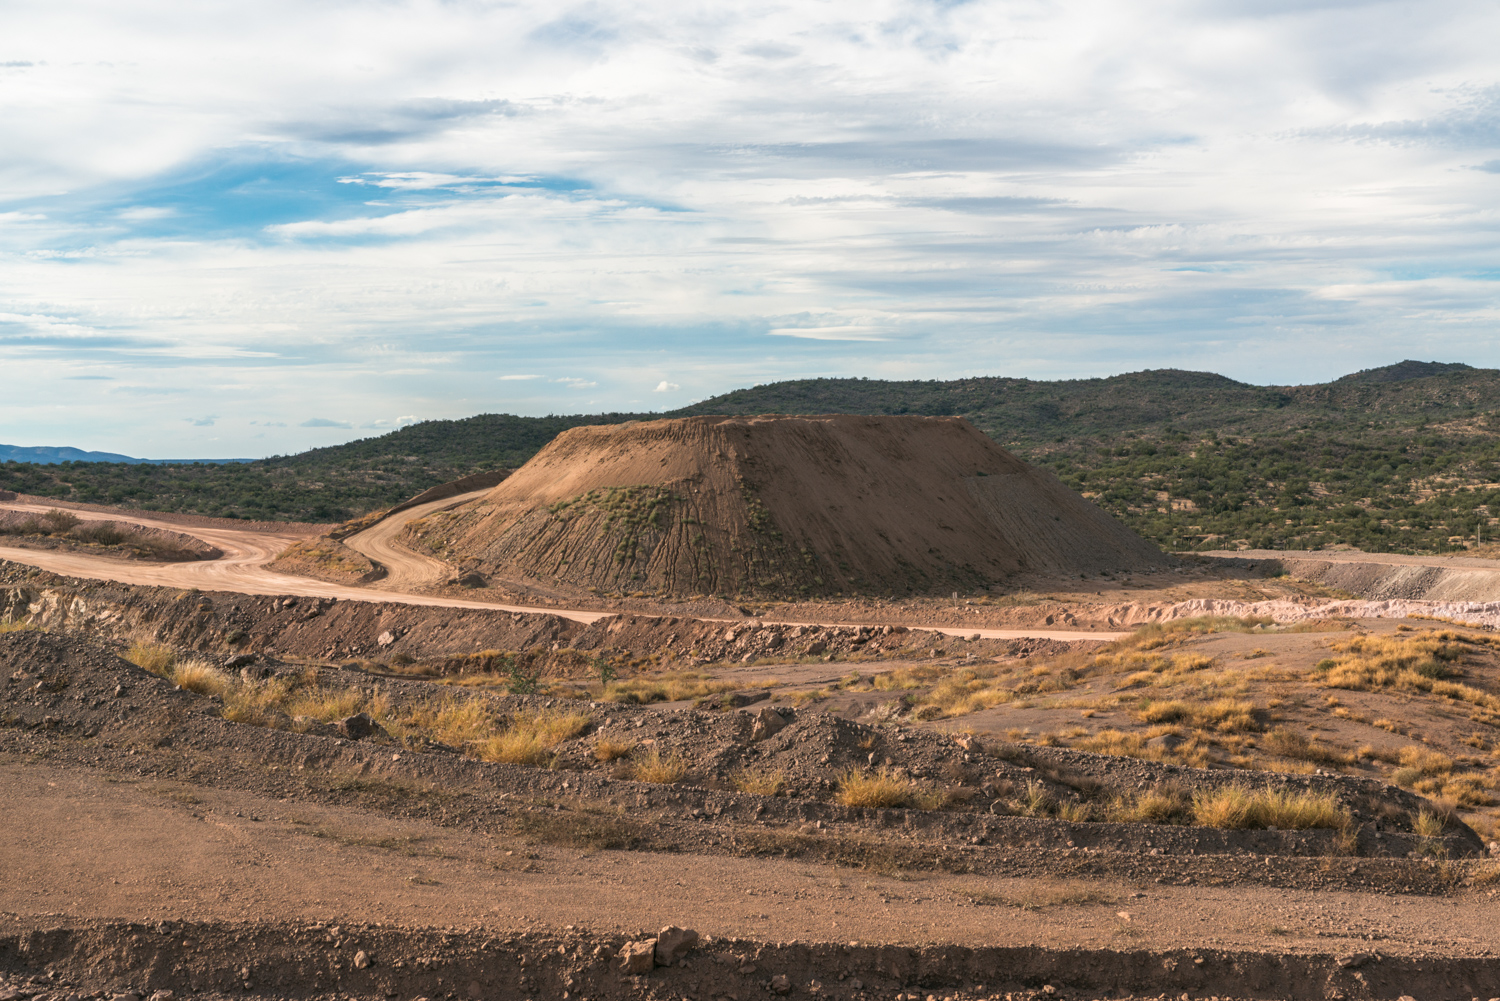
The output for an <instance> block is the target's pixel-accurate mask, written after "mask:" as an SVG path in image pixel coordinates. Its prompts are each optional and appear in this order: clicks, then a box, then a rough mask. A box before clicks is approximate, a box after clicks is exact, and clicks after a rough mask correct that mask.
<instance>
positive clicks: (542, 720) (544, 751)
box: [475, 710, 592, 765]
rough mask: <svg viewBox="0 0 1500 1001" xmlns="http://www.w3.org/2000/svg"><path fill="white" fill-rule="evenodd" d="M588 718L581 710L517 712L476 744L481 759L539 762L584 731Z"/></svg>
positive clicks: (523, 762) (516, 762) (518, 762)
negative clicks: (502, 727)
mask: <svg viewBox="0 0 1500 1001" xmlns="http://www.w3.org/2000/svg"><path fill="white" fill-rule="evenodd" d="M591 722H592V721H591V720H590V719H589V717H588V716H586V715H584V714H583V713H570V712H559V711H556V710H546V711H543V712H538V713H523V714H517V715H516V716H515V717H513V718H512V719H511V721H510V725H508V726H507V727H506V728H505V729H504V730H502V731H501V732H500V733H498V734H495V735H494V736H491V737H488V738H486V739H484V740H483V741H480V742H478V743H477V744H476V745H475V751H476V756H477V757H479V758H480V759H481V760H483V761H501V762H505V763H506V764H512V765H539V764H543V763H545V762H547V761H549V760H551V758H552V753H553V752H552V749H553V748H554V747H556V746H557V745H558V744H561V743H562V742H563V741H565V740H572V739H573V738H574V737H577V736H580V735H582V734H583V733H584V731H586V730H587V729H588V728H589V726H590V724H591Z"/></svg>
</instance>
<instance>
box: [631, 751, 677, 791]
mask: <svg viewBox="0 0 1500 1001" xmlns="http://www.w3.org/2000/svg"><path fill="white" fill-rule="evenodd" d="M687 772H688V766H687V762H686V761H684V760H683V759H682V758H681V757H680V756H679V755H675V754H673V755H663V754H662V753H661V751H660V750H653V751H652V752H651V753H650V754H645V755H642V756H641V757H639V758H637V759H636V760H635V763H634V765H633V766H632V767H631V776H632V777H633V778H634V779H635V780H636V781H637V782H658V783H662V784H668V783H672V782H680V781H681V780H682V778H683V776H685V775H687Z"/></svg>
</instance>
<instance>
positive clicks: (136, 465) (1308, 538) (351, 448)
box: [0, 360, 1500, 551]
mask: <svg viewBox="0 0 1500 1001" xmlns="http://www.w3.org/2000/svg"><path fill="white" fill-rule="evenodd" d="M771 413H779V414H829V413H844V414H871V415H880V414H913V415H931V416H950V415H951V416H962V417H965V418H967V419H968V420H969V421H971V422H972V423H973V424H974V426H975V427H977V428H979V430H981V431H983V432H984V433H985V434H987V435H989V436H990V437H991V438H993V439H994V440H995V441H997V442H999V443H1000V444H1001V445H1003V446H1004V447H1006V448H1008V449H1011V450H1012V451H1014V452H1016V453H1017V454H1019V455H1021V456H1022V457H1023V458H1026V459H1028V460H1030V461H1032V462H1040V463H1044V464H1046V465H1048V466H1050V467H1051V468H1052V469H1053V470H1054V471H1055V472H1057V473H1058V475H1060V476H1062V477H1063V479H1064V481H1065V482H1067V483H1068V484H1069V485H1070V486H1073V487H1074V488H1075V489H1078V490H1080V491H1083V492H1086V493H1087V494H1089V495H1090V496H1092V497H1095V498H1096V499H1097V501H1098V503H1099V504H1101V505H1102V506H1103V507H1105V509H1106V510H1109V511H1112V512H1114V513H1116V514H1118V515H1119V516H1120V517H1122V518H1125V519H1126V521H1127V523H1128V524H1130V525H1131V527H1133V528H1135V529H1136V530H1137V531H1140V532H1143V533H1144V534H1146V535H1147V536H1148V537H1150V538H1153V539H1156V540H1158V541H1161V542H1163V543H1164V544H1167V545H1170V546H1174V547H1202V546H1212V545H1219V544H1220V543H1221V542H1222V541H1224V540H1225V539H1227V540H1229V541H1233V540H1236V539H1244V538H1250V539H1252V540H1258V542H1265V543H1266V545H1270V543H1271V542H1277V543H1278V544H1286V545H1290V546H1292V547H1293V548H1302V547H1304V546H1307V545H1324V544H1328V543H1329V542H1331V541H1343V542H1349V543H1352V544H1356V545H1361V546H1364V547H1366V548H1370V547H1372V546H1374V547H1384V548H1387V549H1391V548H1402V547H1404V548H1407V549H1420V550H1423V551H1440V550H1441V549H1442V548H1443V547H1445V546H1452V545H1456V544H1457V543H1456V542H1454V541H1453V540H1455V539H1459V538H1462V537H1464V536H1466V535H1472V533H1473V531H1474V519H1475V518H1476V517H1477V516H1478V515H1476V510H1477V509H1479V508H1485V509H1486V510H1490V509H1489V508H1488V505H1489V504H1490V501H1489V492H1490V489H1491V488H1490V487H1489V486H1488V485H1489V484H1492V483H1500V371H1497V370H1494V369H1483V368H1473V367H1471V366H1468V365H1463V364H1456V363H1444V362H1420V361H1411V360H1408V361H1403V362H1399V363H1397V364H1394V365H1388V366H1385V367H1383V368H1375V369H1368V370H1366V371H1363V372H1356V373H1353V374H1352V375H1347V376H1345V377H1343V378H1341V379H1337V380H1334V381H1332V382H1326V383H1320V384H1313V385H1304V386H1256V385H1251V384H1249V383H1243V382H1237V381H1235V380H1233V379H1228V378H1225V377H1224V376H1222V375H1216V374H1214V373H1212V372H1188V371H1180V370H1175V369H1158V370H1155V371H1145V372H1131V373H1127V374H1124V375H1117V376H1110V377H1109V378H1101V379H1070V380H1058V381H1041V380H1033V379H1015V378H1007V377H1002V376H985V377H977V378H970V379H954V380H950V381H938V380H935V379H933V380H905V381H885V380H879V379H798V380H790V381H786V382H776V383H769V384H767V385H762V386H754V387H751V388H748V389H738V390H734V391H732V392H729V393H725V394H723V395H721V396H716V397H713V398H711V399H708V400H703V401H702V402H699V403H695V404H692V405H690V406H687V407H683V408H682V409H680V410H674V411H669V412H666V413H655V414H618V413H617V414H574V415H568V416H549V417H517V416H514V415H510V414H478V415H476V416H473V417H466V418H463V419H460V420H435V421H425V422H423V423H421V424H414V425H411V426H408V427H405V428H402V429H400V430H398V431H393V432H391V433H389V434H384V435H380V436H379V437H374V438H365V439H361V440H359V441H351V442H348V443H346V444H343V445H334V446H330V447H326V448H318V449H313V450H311V451H307V452H302V453H300V454H298V455H285V456H274V457H272V458H268V459H259V460H255V461H250V462H246V461H244V460H219V462H218V463H217V464H214V463H210V462H206V461H201V462H199V463H196V464H172V463H171V462H170V461H169V460H143V459H132V458H130V457H128V456H119V455H107V454H101V453H89V452H82V451H79V450H76V449H6V448H3V447H0V489H5V490H15V491H20V492H24V493H31V494H40V495H44V496H49V497H56V498H59V499H68V500H76V501H89V502H93V503H104V504H120V505H125V506H130V507H139V508H145V509H151V510H166V511H195V512H198V513H202V514H213V515H220V516H226V517H240V518H256V519H267V520H272V519H275V520H295V521H342V520H344V519H346V518H350V517H353V516H355V515H359V514H363V513H364V512H367V511H370V510H374V509H376V508H383V507H390V506H392V505H394V504H397V503H399V502H400V501H403V500H405V499H406V498H408V497H410V496H412V495H414V494H417V493H419V492H421V491H423V490H426V489H427V488H429V487H433V486H437V485H438V484H441V483H445V482H448V481H450V480H454V479H457V478H459V477H461V476H466V475H468V474H470V473H475V472H479V471H483V470H492V469H498V468H510V469H513V468H515V467H517V466H519V465H521V464H522V463H524V462H525V461H526V460H527V459H529V458H530V457H531V456H532V455H534V454H536V452H537V451H538V450H539V449H541V448H542V447H543V446H544V445H546V444H547V442H549V441H551V440H552V438H553V437H555V436H556V435H557V434H559V433H560V432H562V431H564V430H566V429H567V428H571V427H577V426H579V425H582V424H623V423H625V422H626V421H630V420H653V419H656V418H660V417H687V416H693V415H697V414H771ZM1246 450H1248V451H1246ZM7 458H9V459H15V460H18V461H16V462H12V463H9V464H7V463H5V462H4V461H3V460H5V459H7ZM69 460H72V461H71V462H69ZM65 462H67V463H68V464H67V465H61V464H60V463H65ZM143 467H144V468H143ZM1403 483H1404V484H1407V485H1412V484H1417V487H1416V488H1415V489H1416V490H1417V492H1415V493H1411V494H1409V495H1408V494H1399V493H1398V491H1397V486H1398V485H1399V484H1403ZM1433 492H1435V493H1436V494H1437V495H1438V496H1435V497H1431V498H1430V499H1428V497H1429V494H1431V493H1433ZM1166 495H1170V496H1171V497H1172V498H1174V500H1173V501H1172V505H1171V506H1170V507H1169V506H1168V505H1167V502H1166V501H1165V500H1160V499H1159V498H1160V497H1161V496H1166ZM1179 497H1180V498H1181V501H1180V502H1179V500H1177V498H1179ZM1419 501H1420V503H1419ZM1398 502H1399V503H1398ZM1408 502H1409V503H1408ZM1298 505H1301V507H1302V508H1305V509H1306V512H1307V519H1304V520H1305V521H1306V523H1307V525H1310V524H1311V523H1312V521H1311V519H1312V512H1314V511H1316V512H1318V518H1321V519H1322V521H1321V522H1320V524H1321V525H1322V526H1323V527H1321V528H1319V529H1317V530H1316V531H1314V530H1313V529H1312V528H1308V527H1307V525H1304V522H1303V521H1299V520H1298V518H1299V517H1300V516H1299V515H1297V514H1296V513H1295V510H1292V511H1291V513H1290V514H1289V513H1288V510H1289V509H1299V508H1298ZM1158 508H1160V509H1161V511H1165V512H1166V513H1165V514H1163V513H1160V512H1159V511H1158ZM1173 512H1178V513H1180V514H1181V516H1180V517H1179V516H1178V514H1174V513H1173ZM1187 512H1193V513H1187ZM1252 513H1253V514H1254V519H1260V520H1259V521H1255V522H1254V524H1253V525H1252V524H1251V521H1254V519H1252V518H1251V514H1252ZM1482 513H1483V512H1481V514H1482ZM1492 514H1493V515H1494V516H1496V519H1497V520H1496V523H1495V525H1494V528H1493V529H1490V530H1487V531H1486V534H1487V535H1488V534H1490V531H1496V532H1497V533H1500V492H1497V493H1496V497H1495V500H1494V507H1493V509H1492ZM1277 519H1279V520H1277ZM1273 522H1274V524H1273ZM1294 523H1295V524H1294Z"/></svg>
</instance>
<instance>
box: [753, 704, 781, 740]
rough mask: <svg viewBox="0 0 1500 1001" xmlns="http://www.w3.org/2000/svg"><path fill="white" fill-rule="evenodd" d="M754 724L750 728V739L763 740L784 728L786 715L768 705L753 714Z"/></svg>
mask: <svg viewBox="0 0 1500 1001" xmlns="http://www.w3.org/2000/svg"><path fill="white" fill-rule="evenodd" d="M754 718H755V725H754V726H753V727H751V729H750V739H751V740H765V739H766V738H767V737H771V736H774V735H776V734H778V733H780V732H781V731H782V730H783V729H785V728H786V717H784V716H782V715H781V713H779V712H777V711H776V710H775V709H772V708H771V707H770V706H767V707H766V708H764V709H762V710H761V711H760V712H758V713H755V714H754Z"/></svg>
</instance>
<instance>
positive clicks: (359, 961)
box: [354, 949, 370, 970]
mask: <svg viewBox="0 0 1500 1001" xmlns="http://www.w3.org/2000/svg"><path fill="white" fill-rule="evenodd" d="M354 968H355V969H356V970H368V969H369V968H370V954H369V953H368V952H365V950H363V949H361V950H359V951H358V952H356V953H355V954H354Z"/></svg>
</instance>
